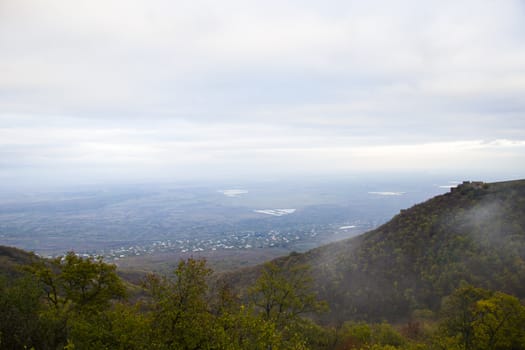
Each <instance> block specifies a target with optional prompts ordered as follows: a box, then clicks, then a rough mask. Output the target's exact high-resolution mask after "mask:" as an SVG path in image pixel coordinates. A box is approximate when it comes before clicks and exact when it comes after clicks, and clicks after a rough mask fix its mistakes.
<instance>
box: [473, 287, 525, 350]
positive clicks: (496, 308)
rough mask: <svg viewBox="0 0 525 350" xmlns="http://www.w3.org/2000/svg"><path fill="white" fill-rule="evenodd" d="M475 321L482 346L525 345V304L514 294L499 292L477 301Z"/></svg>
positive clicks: (494, 347) (480, 346)
mask: <svg viewBox="0 0 525 350" xmlns="http://www.w3.org/2000/svg"><path fill="white" fill-rule="evenodd" d="M474 312H475V314H476V315H477V317H476V320H475V321H474V322H473V328H474V334H475V340H476V342H477V344H478V347H479V348H484V349H489V350H494V349H525V345H524V341H525V308H524V307H523V305H521V304H520V301H519V300H518V299H517V298H516V297H513V296H511V295H508V294H505V293H501V292H495V293H494V294H493V295H492V296H491V297H490V298H488V299H483V300H479V301H478V302H476V304H475V308H474Z"/></svg>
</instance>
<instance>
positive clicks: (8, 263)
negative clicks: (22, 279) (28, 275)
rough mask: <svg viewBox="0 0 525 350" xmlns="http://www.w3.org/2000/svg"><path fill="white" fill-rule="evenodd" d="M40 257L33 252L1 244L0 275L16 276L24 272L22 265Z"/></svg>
mask: <svg viewBox="0 0 525 350" xmlns="http://www.w3.org/2000/svg"><path fill="white" fill-rule="evenodd" d="M39 259H40V258H39V257H37V256H36V255H35V254H33V253H29V252H26V251H25V250H21V249H18V248H13V247H6V246H2V245H0V276H1V275H4V276H6V277H16V276H20V275H22V274H23V272H22V267H23V266H27V265H30V264H31V263H33V262H36V261H37V260H39Z"/></svg>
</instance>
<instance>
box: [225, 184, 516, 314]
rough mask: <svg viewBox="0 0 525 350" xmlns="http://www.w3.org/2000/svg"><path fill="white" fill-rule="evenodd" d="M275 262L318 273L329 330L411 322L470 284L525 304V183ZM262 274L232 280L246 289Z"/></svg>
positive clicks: (408, 213)
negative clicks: (348, 324) (355, 323)
mask: <svg viewBox="0 0 525 350" xmlns="http://www.w3.org/2000/svg"><path fill="white" fill-rule="evenodd" d="M275 262H276V263H277V264H279V265H281V266H294V265H295V264H308V265H310V266H312V269H313V276H314V278H315V283H314V285H315V286H316V290H317V292H318V293H319V296H320V297H321V298H322V299H324V300H326V301H328V303H329V304H330V306H331V312H330V313H328V314H325V315H324V316H323V318H322V320H323V321H324V322H325V323H334V322H342V321H344V320H366V321H380V320H385V319H386V320H388V321H392V322H397V321H404V320H407V319H409V318H410V317H411V315H412V313H413V312H414V311H416V310H430V311H437V310H438V309H439V308H440V305H441V301H442V298H443V297H444V296H446V295H449V294H450V293H452V291H454V290H455V289H456V288H458V287H460V285H462V284H465V283H468V284H471V285H475V286H478V287H482V288H486V289H490V290H499V291H502V292H505V293H509V294H513V295H516V296H518V297H519V298H525V181H523V180H520V181H509V182H500V183H477V182H474V183H464V184H462V185H460V186H458V187H457V188H453V189H452V190H451V192H449V193H446V194H444V195H440V196H437V197H434V198H432V199H430V200H428V201H426V202H424V203H422V204H418V205H415V206H413V207H412V208H409V209H407V210H402V211H401V212H400V213H399V214H398V215H397V216H395V217H394V218H393V219H392V220H390V221H389V222H388V223H386V224H384V225H383V226H381V227H379V228H377V229H375V230H373V231H370V232H368V233H365V234H363V235H361V236H359V237H356V238H353V239H348V240H345V241H340V242H336V243H333V244H330V245H327V246H323V247H320V248H317V249H314V250H312V251H309V252H307V253H305V254H291V255H290V256H288V257H285V258H281V259H278V260H276V261H275ZM256 274H257V269H254V270H251V271H250V270H243V271H242V272H241V273H238V274H231V275H228V276H226V277H225V279H227V280H230V281H231V282H232V283H233V284H235V285H237V286H241V287H242V285H243V284H245V283H249V280H250V278H253V276H254V275H256Z"/></svg>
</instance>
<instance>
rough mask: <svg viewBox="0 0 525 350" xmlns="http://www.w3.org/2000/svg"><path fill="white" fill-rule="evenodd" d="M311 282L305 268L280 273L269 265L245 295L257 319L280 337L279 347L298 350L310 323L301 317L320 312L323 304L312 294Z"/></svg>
mask: <svg viewBox="0 0 525 350" xmlns="http://www.w3.org/2000/svg"><path fill="white" fill-rule="evenodd" d="M312 287H313V279H312V277H311V275H310V268H309V266H307V265H296V266H293V267H291V268H288V269H283V268H281V267H279V266H278V265H276V264H275V263H273V262H269V263H267V264H265V265H264V268H263V271H262V273H261V275H260V277H259V278H258V279H257V281H256V282H255V284H254V286H253V287H251V288H250V289H249V295H250V296H251V300H252V303H253V305H254V306H255V308H256V310H257V311H258V312H259V315H260V316H261V317H262V319H263V320H264V321H266V322H269V323H271V324H273V325H274V327H275V329H276V330H278V331H279V332H280V333H281V334H280V336H281V338H282V341H283V344H284V345H283V346H285V347H291V348H293V347H295V348H300V347H303V346H306V344H307V343H308V339H305V336H304V335H305V334H306V333H308V332H307V330H308V329H309V328H311V327H310V326H311V325H310V323H309V322H308V321H306V320H305V319H303V318H302V317H301V316H303V315H306V314H313V313H317V312H321V311H324V310H326V309H327V308H328V306H327V304H326V303H325V302H324V301H319V300H318V299H317V294H316V293H315V292H313V291H312V289H313V288H312Z"/></svg>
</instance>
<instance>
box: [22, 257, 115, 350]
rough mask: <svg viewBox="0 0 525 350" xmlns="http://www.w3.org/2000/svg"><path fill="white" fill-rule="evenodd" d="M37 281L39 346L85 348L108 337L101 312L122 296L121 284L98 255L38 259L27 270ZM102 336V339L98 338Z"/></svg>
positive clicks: (112, 266) (98, 343)
mask: <svg viewBox="0 0 525 350" xmlns="http://www.w3.org/2000/svg"><path fill="white" fill-rule="evenodd" d="M27 270H28V271H29V272H30V273H31V274H32V275H33V277H34V278H35V279H36V281H37V283H38V284H39V286H40V288H41V290H42V292H43V295H44V303H43V305H41V306H42V307H41V309H40V312H39V314H38V318H39V322H40V324H41V325H43V326H42V327H41V330H40V332H41V333H42V339H41V342H40V344H39V346H40V348H42V349H57V348H63V347H64V346H66V344H69V345H70V346H73V345H74V346H75V347H76V348H77V349H84V348H85V349H89V348H93V347H94V346H98V345H101V344H104V343H105V342H106V339H108V338H111V336H110V332H109V331H108V329H109V328H110V324H109V323H108V322H107V321H106V319H105V317H104V316H103V315H102V314H103V313H104V312H106V311H107V310H108V309H109V307H110V305H111V301H112V300H114V299H119V298H123V297H125V287H124V284H123V283H122V281H121V280H120V278H119V277H118V275H117V273H116V267H115V266H114V265H108V264H106V263H104V262H103V260H102V258H94V257H89V258H81V257H79V256H77V255H75V254H74V253H73V252H70V253H68V254H67V255H66V256H65V257H58V258H56V259H53V260H42V261H40V262H38V263H35V264H33V265H32V266H30V267H29V268H28V269H27ZM101 339H102V340H101Z"/></svg>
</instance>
